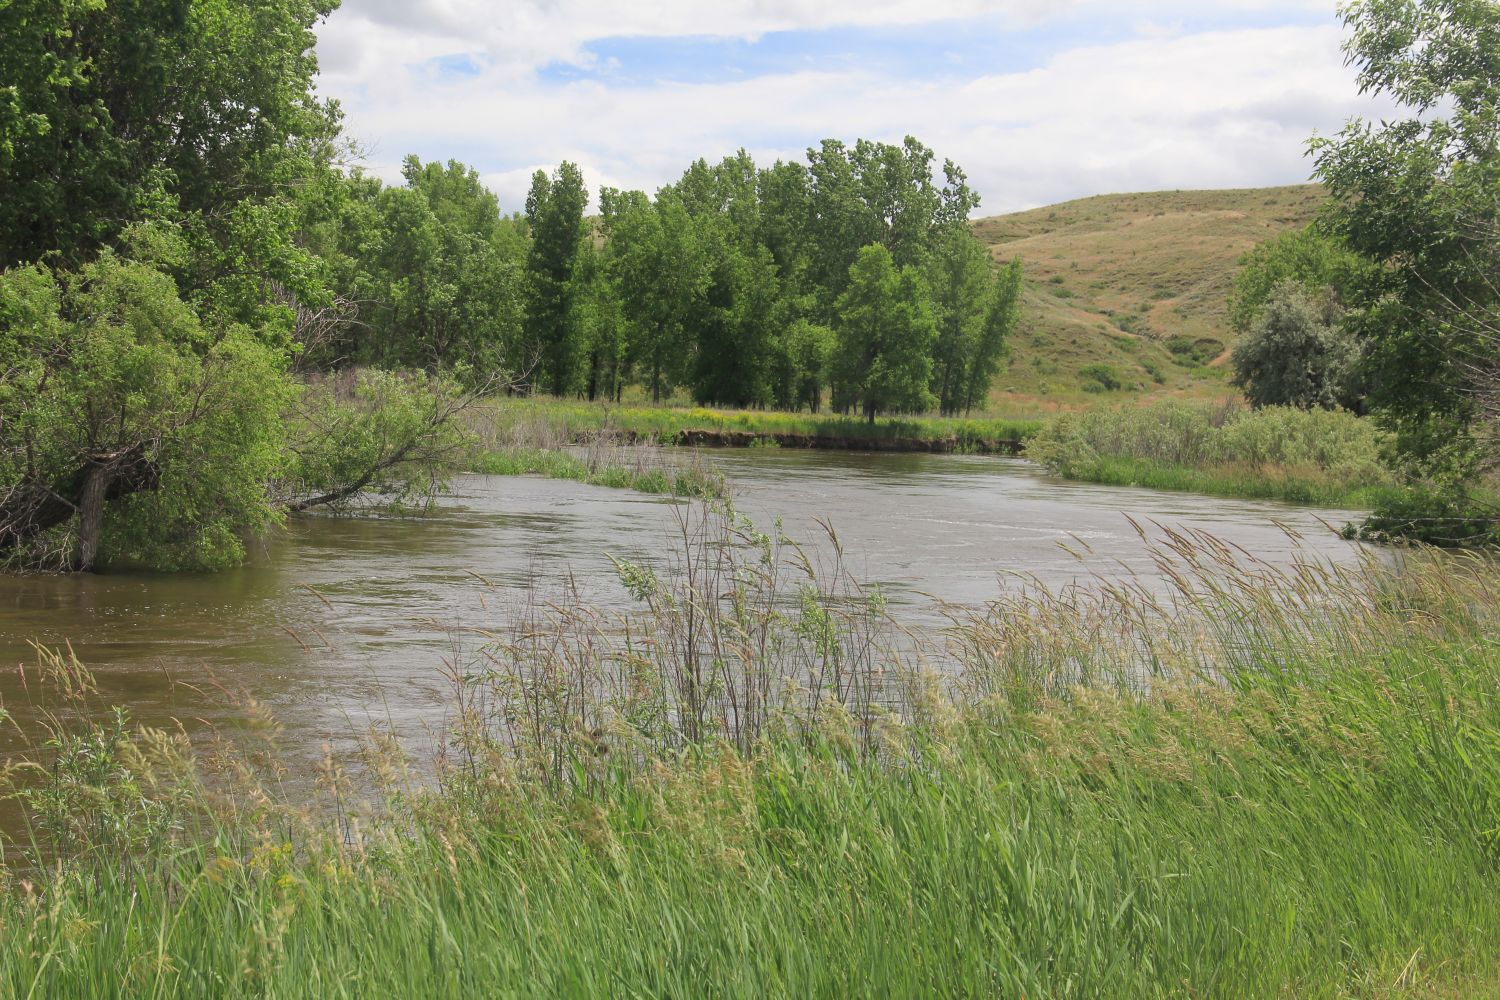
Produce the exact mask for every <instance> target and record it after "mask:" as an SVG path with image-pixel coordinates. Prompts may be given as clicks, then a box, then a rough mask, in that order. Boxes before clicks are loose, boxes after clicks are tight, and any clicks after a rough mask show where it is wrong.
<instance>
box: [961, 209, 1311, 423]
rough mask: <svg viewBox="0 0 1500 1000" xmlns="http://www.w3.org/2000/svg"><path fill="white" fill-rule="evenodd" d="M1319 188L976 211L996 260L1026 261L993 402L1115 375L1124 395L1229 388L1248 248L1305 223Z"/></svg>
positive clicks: (1052, 392)
mask: <svg viewBox="0 0 1500 1000" xmlns="http://www.w3.org/2000/svg"><path fill="white" fill-rule="evenodd" d="M1322 198H1323V194H1322V190H1321V189H1320V188H1318V187H1317V186H1315V185H1299V186H1295V187H1277V188H1248V189H1241V190H1228V191H1159V192H1152V193H1148V194H1115V195H1099V196H1096V197H1093V198H1083V199H1080V200H1078V201H1069V202H1063V203H1062V204H1059V205H1050V206H1047V207H1045V208H1036V209H1031V210H1030V211H1026V212H1016V213H1013V214H1011V215H997V216H993V217H991V218H987V219H980V220H978V221H976V222H975V223H974V231H975V233H976V234H977V235H978V236H979V237H980V239H982V240H984V241H985V242H986V243H988V244H989V245H990V248H991V252H992V253H993V254H994V255H995V257H996V258H997V259H999V260H1011V259H1013V258H1020V260H1021V261H1023V262H1024V264H1025V267H1026V285H1027V289H1026V294H1025V299H1024V303H1023V312H1022V318H1021V323H1020V325H1019V327H1018V328H1017V331H1016V333H1015V335H1014V337H1013V338H1012V341H1011V343H1012V348H1013V354H1012V357H1011V364H1010V371H1009V372H1008V373H1007V374H1006V375H1004V376H1002V377H1001V379H1000V380H999V382H998V383H997V386H996V390H997V392H996V396H997V399H996V402H997V404H1000V403H1002V400H1008V401H1010V402H1012V403H1013V402H1014V401H1015V399H1016V396H1018V395H1019V396H1048V397H1052V398H1054V399H1065V398H1069V397H1072V398H1077V397H1079V396H1082V395H1083V390H1084V389H1085V388H1086V387H1092V388H1093V389H1095V391H1097V389H1098V387H1099V384H1100V381H1101V378H1102V379H1103V381H1106V382H1107V381H1110V378H1109V376H1110V375H1112V376H1113V379H1114V380H1115V381H1118V383H1119V384H1120V386H1121V388H1120V390H1118V391H1120V392H1152V393H1156V392H1173V393H1181V394H1188V395H1200V394H1205V393H1211V392H1215V391H1221V390H1222V387H1223V385H1224V382H1225V378H1226V375H1227V373H1226V371H1225V368H1224V365H1223V362H1224V360H1225V358H1224V355H1225V352H1226V350H1227V347H1228V345H1229V344H1230V343H1231V341H1232V339H1233V336H1232V333H1231V331H1230V330H1229V324H1228V318H1227V316H1226V312H1225V305H1224V303H1225V299H1226V297H1227V296H1228V294H1229V289H1230V285H1231V283H1232V282H1233V280H1234V273H1235V270H1236V266H1237V262H1238V260H1239V258H1240V255H1241V254H1243V253H1244V252H1245V251H1247V250H1249V249H1250V248H1251V247H1253V246H1255V245H1256V244H1257V243H1261V242H1263V241H1264V240H1267V239H1269V238H1271V237H1273V236H1275V235H1276V234H1277V233H1279V232H1281V231H1282V230H1285V229H1289V228H1294V227H1297V226H1302V225H1305V224H1306V223H1307V222H1308V221H1309V220H1310V219H1311V218H1312V216H1313V213H1314V212H1315V211H1316V210H1317V206H1318V204H1319V203H1320V202H1321V200H1322ZM1101 365H1102V366H1105V369H1104V370H1101V369H1099V368H1098V367H1097V366H1101ZM1091 374H1092V375H1093V376H1094V377H1090V376H1091ZM1002 405H1003V404H1002Z"/></svg>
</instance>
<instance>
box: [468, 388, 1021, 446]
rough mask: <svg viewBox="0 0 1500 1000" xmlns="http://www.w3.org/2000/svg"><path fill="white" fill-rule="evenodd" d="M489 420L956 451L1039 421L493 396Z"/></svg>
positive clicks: (650, 434) (651, 434)
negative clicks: (939, 446) (913, 444)
mask: <svg viewBox="0 0 1500 1000" xmlns="http://www.w3.org/2000/svg"><path fill="white" fill-rule="evenodd" d="M493 419H494V420H496V421H497V422H499V423H503V424H507V425H527V424H530V425H544V426H546V427H547V428H548V429H549V430H550V433H551V434H552V435H553V436H554V437H556V438H558V439H561V440H564V441H573V440H578V439H579V438H581V437H583V436H585V435H588V434H591V433H595V432H599V431H610V432H613V433H617V434H624V435H629V436H631V437H634V438H637V439H644V440H648V441H656V442H659V443H663V444H669V443H671V442H673V441H675V440H676V439H677V437H678V435H679V434H681V433H682V432H683V431H688V430H708V431H718V432H747V433H751V434H783V435H796V436H803V437H810V438H812V437H816V438H826V439H833V440H846V441H848V442H849V443H850V444H851V445H852V446H856V447H857V446H859V445H860V444H862V443H867V442H890V441H898V440H901V439H908V440H911V441H918V442H951V443H952V445H953V447H954V448H955V449H956V450H965V449H975V448H981V447H984V446H987V445H989V444H991V443H993V442H1011V441H1019V440H1022V439H1024V438H1026V437H1028V436H1029V435H1031V434H1033V433H1035V432H1036V431H1037V429H1038V428H1040V426H1041V421H1040V420H1037V419H1031V418H1007V417H983V418H973V419H970V418H947V417H916V416H914V417H906V416H898V417H880V418H878V419H877V420H876V421H875V423H873V424H871V423H869V422H867V421H865V420H863V419H860V418H856V417H844V416H838V415H831V414H823V415H819V414H811V413H787V412H784V411H777V410H718V409H710V408H706V407H701V406H645V405H641V406H635V405H624V406H618V405H614V404H609V403H586V402H579V401H571V400H554V399H545V398H536V399H507V400H498V401H496V402H495V404H494V416H493Z"/></svg>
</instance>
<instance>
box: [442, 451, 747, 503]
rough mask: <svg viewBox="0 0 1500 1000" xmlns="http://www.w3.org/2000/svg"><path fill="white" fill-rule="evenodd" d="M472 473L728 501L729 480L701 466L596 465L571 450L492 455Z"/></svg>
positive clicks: (477, 461)
mask: <svg viewBox="0 0 1500 1000" xmlns="http://www.w3.org/2000/svg"><path fill="white" fill-rule="evenodd" d="M469 465H470V467H471V468H470V471H473V472H479V473H483V474H485V475H490V476H526V475H532V476H544V477H546V478H548V479H568V480H572V481H573V482H577V483H588V484H590V485H592V486H607V487H610V488H613V489H628V490H635V491H636V492H638V493H658V494H668V495H671V496H680V497H697V498H699V499H713V498H719V497H722V496H724V491H725V484H724V477H723V476H721V475H718V474H717V473H714V472H712V471H710V470H708V469H707V468H705V467H704V466H703V465H701V464H699V463H692V464H685V465H673V464H672V463H670V462H666V461H663V462H660V463H655V464H645V465H643V464H641V463H639V462H624V461H620V462H611V461H608V460H605V461H591V460H590V459H589V457H587V456H585V457H579V456H577V455H574V454H571V453H569V452H566V451H553V450H549V449H546V448H507V449H504V450H502V451H487V452H484V453H482V454H479V455H477V456H475V457H474V458H473V459H472V460H471V461H470V463H469Z"/></svg>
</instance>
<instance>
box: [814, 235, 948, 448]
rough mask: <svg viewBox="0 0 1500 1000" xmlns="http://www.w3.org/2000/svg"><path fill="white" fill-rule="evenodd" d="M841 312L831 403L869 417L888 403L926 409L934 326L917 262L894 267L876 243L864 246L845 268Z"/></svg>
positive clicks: (891, 406)
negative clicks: (846, 268)
mask: <svg viewBox="0 0 1500 1000" xmlns="http://www.w3.org/2000/svg"><path fill="white" fill-rule="evenodd" d="M838 315H839V325H838V328H837V336H838V344H837V347H836V349H835V352H834V359H833V376H834V388H835V396H834V406H835V407H836V408H853V407H858V408H859V409H860V410H861V411H862V412H863V413H864V415H865V417H866V419H868V420H869V421H870V422H871V423H874V422H875V417H876V415H877V414H879V413H882V412H886V411H889V410H898V411H907V412H914V411H921V410H926V409H930V408H931V406H932V403H933V397H932V394H931V392H929V391H928V385H929V384H930V383H931V381H932V353H931V351H932V341H933V337H934V333H935V331H934V327H933V322H932V313H931V309H930V307H929V305H928V301H927V292H926V289H925V288H924V287H923V284H922V278H921V276H920V275H919V274H918V273H917V271H916V269H915V268H912V267H904V268H897V267H896V264H895V261H894V260H893V259H892V256H891V252H890V251H889V250H887V249H886V248H885V247H883V246H881V245H879V244H871V245H870V246H867V247H865V248H864V249H863V250H861V251H860V252H859V256H858V257H856V258H855V261H854V265H853V266H852V267H851V268H850V269H849V281H848V287H847V289H846V290H845V291H844V293H843V294H842V295H841V296H839V300H838Z"/></svg>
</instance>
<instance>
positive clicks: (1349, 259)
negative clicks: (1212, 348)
mask: <svg viewBox="0 0 1500 1000" xmlns="http://www.w3.org/2000/svg"><path fill="white" fill-rule="evenodd" d="M1371 277H1372V271H1371V267H1370V265H1369V263H1368V262H1366V261H1365V260H1364V259H1363V258H1361V257H1359V256H1358V255H1356V254H1353V253H1351V252H1349V250H1347V249H1346V248H1345V247H1344V246H1343V245H1342V244H1341V243H1340V242H1339V241H1338V240H1337V239H1335V238H1333V237H1331V236H1329V235H1327V234H1326V233H1324V232H1323V231H1322V230H1320V229H1319V228H1318V227H1317V226H1315V225H1314V226H1308V227H1306V228H1303V229H1294V230H1289V231H1287V232H1285V233H1282V234H1281V235H1280V236H1278V237H1276V238H1275V239H1272V240H1267V241H1266V242H1265V243H1262V244H1261V245H1260V246H1258V247H1256V248H1255V249H1254V250H1252V251H1250V252H1249V253H1247V254H1246V255H1245V256H1244V257H1242V258H1240V269H1239V271H1238V272H1237V273H1236V274H1235V276H1234V288H1233V290H1232V291H1231V292H1230V293H1229V325H1230V326H1231V327H1232V328H1233V329H1234V330H1235V332H1236V333H1239V334H1241V335H1244V334H1248V333H1250V332H1252V331H1253V330H1255V329H1256V328H1257V327H1258V326H1259V325H1260V320H1261V312H1262V310H1264V309H1265V308H1266V305H1267V303H1268V302H1269V301H1270V300H1271V299H1272V298H1273V297H1274V296H1275V295H1276V294H1277V292H1278V290H1279V289H1281V287H1282V286H1283V285H1284V284H1286V283H1287V282H1291V283H1293V284H1294V285H1295V286H1297V287H1299V288H1300V289H1301V290H1302V292H1303V293H1304V294H1305V295H1307V296H1308V297H1309V298H1312V299H1316V300H1326V301H1327V302H1328V303H1329V305H1330V307H1331V308H1334V309H1342V308H1344V307H1346V306H1347V305H1348V304H1352V303H1354V302H1356V301H1357V300H1358V298H1359V296H1360V295H1361V293H1362V289H1363V288H1364V287H1365V286H1366V284H1367V283H1368V282H1369V280H1370V278H1371Z"/></svg>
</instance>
